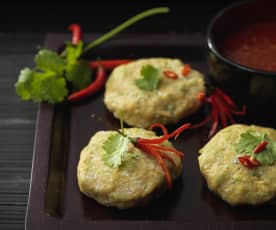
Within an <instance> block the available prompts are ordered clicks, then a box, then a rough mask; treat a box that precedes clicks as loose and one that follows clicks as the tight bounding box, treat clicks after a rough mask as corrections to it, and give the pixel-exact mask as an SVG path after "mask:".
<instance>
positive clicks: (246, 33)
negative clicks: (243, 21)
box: [221, 21, 276, 72]
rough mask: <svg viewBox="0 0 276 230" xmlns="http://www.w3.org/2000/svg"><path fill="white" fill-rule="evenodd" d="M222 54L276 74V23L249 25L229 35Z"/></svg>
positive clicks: (238, 61) (246, 64)
mask: <svg viewBox="0 0 276 230" xmlns="http://www.w3.org/2000/svg"><path fill="white" fill-rule="evenodd" d="M221 52H222V53H223V54H224V55H225V56H227V57H228V58H230V59H232V60H233V61H234V62H237V63H239V64H242V65H245V66H248V67H252V68H255V69H259V70H265V71H273V72H276V21H267V22H260V23H256V24H251V25H248V26H246V27H244V28H242V29H241V30H238V31H237V32H234V33H232V34H231V35H229V36H228V37H227V38H226V39H225V40H224V41H223V43H222V46H221Z"/></svg>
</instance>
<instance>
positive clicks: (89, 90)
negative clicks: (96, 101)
mask: <svg viewBox="0 0 276 230" xmlns="http://www.w3.org/2000/svg"><path fill="white" fill-rule="evenodd" d="M105 81H106V72H105V70H104V68H103V67H102V66H99V67H98V70H97V75H96V79H95V80H94V81H93V82H92V83H90V85H88V86H87V87H86V88H84V89H82V90H80V91H77V92H74V93H72V94H71V95H69V97H68V101H70V102H73V101H78V100H81V99H84V98H87V97H88V96H90V95H92V94H94V93H96V92H98V91H99V90H101V89H102V87H103V86H104V84H105Z"/></svg>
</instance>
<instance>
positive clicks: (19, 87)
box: [15, 68, 33, 100]
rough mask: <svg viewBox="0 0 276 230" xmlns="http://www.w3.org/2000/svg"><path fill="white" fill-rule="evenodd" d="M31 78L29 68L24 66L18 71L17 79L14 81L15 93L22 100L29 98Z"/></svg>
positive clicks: (31, 72) (31, 74) (31, 73)
mask: <svg viewBox="0 0 276 230" xmlns="http://www.w3.org/2000/svg"><path fill="white" fill-rule="evenodd" d="M32 79H33V71H32V70H31V69H30V68H24V69H22V70H21V71H20V75H19V77H18V81H17V82H16V83H15V90H16V94H17V95H18V96H19V97H21V99H22V100H29V99H30V98H31V92H30V85H31V81H32Z"/></svg>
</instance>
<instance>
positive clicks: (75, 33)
mask: <svg viewBox="0 0 276 230" xmlns="http://www.w3.org/2000/svg"><path fill="white" fill-rule="evenodd" d="M68 29H69V30H70V31H71V32H72V43H73V44H74V45H77V44H78V43H79V42H80V41H81V39H82V30H81V27H80V25H78V24H71V25H69V27H68Z"/></svg>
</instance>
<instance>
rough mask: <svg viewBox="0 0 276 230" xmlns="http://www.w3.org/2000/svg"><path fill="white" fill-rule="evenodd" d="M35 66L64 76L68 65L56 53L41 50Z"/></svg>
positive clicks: (36, 57)
mask: <svg viewBox="0 0 276 230" xmlns="http://www.w3.org/2000/svg"><path fill="white" fill-rule="evenodd" d="M35 64H36V67H37V68H38V69H40V70H43V71H52V72H56V73H58V74H60V75H62V74H63V71H64V69H65V64H66V63H65V61H64V60H63V58H61V57H60V56H59V55H58V54H57V53H56V52H54V51H51V50H47V49H41V50H40V51H39V52H38V54H37V55H36V56H35Z"/></svg>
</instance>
